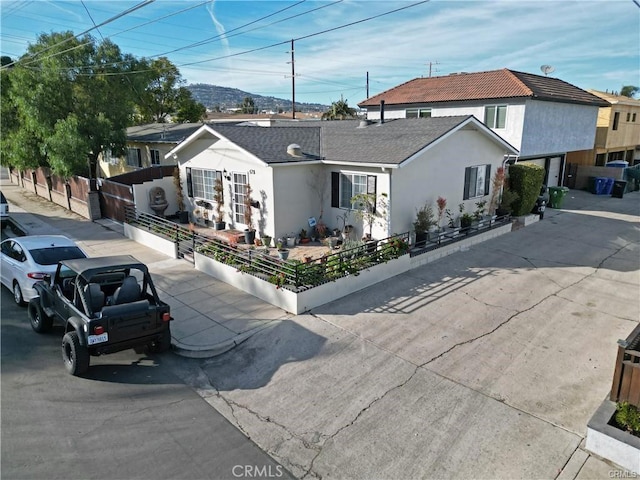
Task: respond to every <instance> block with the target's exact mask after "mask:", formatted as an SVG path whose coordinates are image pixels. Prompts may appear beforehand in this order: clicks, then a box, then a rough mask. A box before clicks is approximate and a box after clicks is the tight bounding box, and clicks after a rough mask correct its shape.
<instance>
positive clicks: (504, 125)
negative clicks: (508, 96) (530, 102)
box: [484, 104, 508, 130]
mask: <svg viewBox="0 0 640 480" xmlns="http://www.w3.org/2000/svg"><path fill="white" fill-rule="evenodd" d="M507 107H508V105H506V104H495V105H485V106H484V124H485V125H486V126H487V127H489V128H491V129H494V130H504V129H505V128H507V112H508V108H507ZM491 109H493V115H492V117H493V121H492V122H491V123H492V124H491V125H490V124H489V111H490V110H491ZM502 109H504V116H503V119H502V126H500V115H499V112H500V111H501V110H502Z"/></svg>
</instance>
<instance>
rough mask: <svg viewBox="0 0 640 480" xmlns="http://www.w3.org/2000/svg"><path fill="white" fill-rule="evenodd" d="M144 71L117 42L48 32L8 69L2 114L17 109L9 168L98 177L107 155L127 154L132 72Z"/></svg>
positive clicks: (9, 125) (6, 134)
mask: <svg viewBox="0 0 640 480" xmlns="http://www.w3.org/2000/svg"><path fill="white" fill-rule="evenodd" d="M138 70H139V62H138V61H137V60H136V59H135V58H134V57H133V56H131V55H123V54H122V53H121V52H120V49H119V47H118V46H117V45H115V44H114V43H112V42H111V41H110V40H104V41H102V42H100V43H97V42H96V41H95V39H93V38H92V37H91V36H89V35H85V36H83V37H81V38H76V37H75V36H74V35H73V33H72V32H63V33H52V34H43V35H40V37H38V41H37V42H36V43H35V44H33V45H30V46H29V47H28V49H27V53H26V54H25V55H23V56H22V57H21V58H20V59H18V61H17V62H16V63H15V64H14V65H13V68H6V67H5V69H3V70H2V84H3V86H2V100H3V102H2V103H3V106H2V113H3V114H4V113H5V111H8V112H9V118H8V119H7V121H5V119H3V120H2V152H3V156H2V163H3V165H10V166H15V167H18V168H35V167H38V166H49V167H51V169H52V170H53V172H54V173H56V174H59V175H62V176H65V177H68V176H71V175H74V174H81V175H89V176H91V177H94V176H96V166H97V160H98V156H99V155H100V153H101V152H103V151H105V150H107V149H108V150H111V151H112V152H113V153H114V154H115V155H122V154H124V152H125V149H126V134H125V130H126V127H127V126H128V125H130V124H131V121H132V118H133V112H134V110H133V108H134V99H135V94H136V88H135V81H134V80H133V79H130V78H128V77H129V75H128V74H129V73H131V72H136V71H138ZM5 80H6V81H7V85H6V89H5ZM5 101H6V102H7V104H6V105H4V103H5ZM3 116H4V115H3Z"/></svg>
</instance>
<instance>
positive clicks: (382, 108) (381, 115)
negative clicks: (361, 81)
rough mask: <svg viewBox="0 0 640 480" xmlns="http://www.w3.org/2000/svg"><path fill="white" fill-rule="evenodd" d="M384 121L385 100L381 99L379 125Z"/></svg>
mask: <svg viewBox="0 0 640 480" xmlns="http://www.w3.org/2000/svg"><path fill="white" fill-rule="evenodd" d="M383 123H384V100H380V121H379V122H378V125H382V124H383Z"/></svg>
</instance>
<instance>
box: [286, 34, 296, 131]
mask: <svg viewBox="0 0 640 480" xmlns="http://www.w3.org/2000/svg"><path fill="white" fill-rule="evenodd" d="M287 63H291V107H292V108H291V110H292V117H291V118H293V119H295V118H296V67H295V57H294V49H293V40H291V62H287Z"/></svg>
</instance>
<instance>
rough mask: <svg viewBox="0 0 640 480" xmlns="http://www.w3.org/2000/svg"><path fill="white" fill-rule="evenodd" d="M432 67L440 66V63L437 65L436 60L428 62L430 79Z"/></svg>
mask: <svg viewBox="0 0 640 480" xmlns="http://www.w3.org/2000/svg"><path fill="white" fill-rule="evenodd" d="M433 65H440V63H438V61H437V60H436V61H435V62H429V78H431V67H432V66H433Z"/></svg>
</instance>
